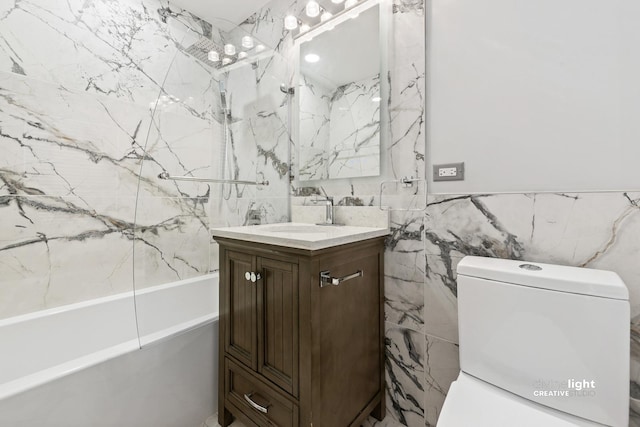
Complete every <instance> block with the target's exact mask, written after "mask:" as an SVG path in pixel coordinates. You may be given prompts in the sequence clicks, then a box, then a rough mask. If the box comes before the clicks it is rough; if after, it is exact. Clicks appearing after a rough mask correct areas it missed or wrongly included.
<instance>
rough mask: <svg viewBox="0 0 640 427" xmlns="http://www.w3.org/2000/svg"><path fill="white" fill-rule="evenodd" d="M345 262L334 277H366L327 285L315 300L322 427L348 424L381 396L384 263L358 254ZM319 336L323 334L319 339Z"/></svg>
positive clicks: (335, 267)
mask: <svg viewBox="0 0 640 427" xmlns="http://www.w3.org/2000/svg"><path fill="white" fill-rule="evenodd" d="M348 255H350V256H344V261H343V262H342V263H339V262H331V263H329V264H327V265H322V264H321V268H322V267H325V268H324V269H330V271H331V275H332V276H334V277H343V276H347V275H350V274H352V273H355V272H356V271H358V270H361V271H362V272H363V276H362V277H358V278H355V279H351V280H348V281H346V282H343V283H341V284H340V285H339V286H327V287H324V288H322V289H319V291H318V292H317V294H316V298H314V300H313V304H314V305H315V306H316V307H315V308H316V309H318V310H319V313H320V319H319V323H318V324H316V325H314V339H316V337H317V339H318V340H319V344H320V349H319V350H320V353H319V360H318V363H319V364H320V372H319V375H318V378H314V379H313V380H314V381H318V382H319V383H320V386H319V390H320V391H321V397H320V407H321V410H320V413H321V418H322V421H321V422H320V424H321V425H323V426H324V425H327V426H339V425H340V426H347V425H351V423H352V422H353V421H354V419H356V418H357V417H358V416H359V415H360V413H359V411H360V410H361V409H362V408H364V407H366V406H367V404H368V403H369V402H370V401H372V399H374V398H375V396H376V395H377V394H378V393H379V390H380V384H381V383H382V382H381V378H380V373H381V371H382V369H381V368H382V367H381V358H380V352H381V351H383V349H382V348H381V339H380V334H381V333H382V331H380V318H379V316H378V312H379V309H380V298H381V297H382V296H381V295H380V286H379V275H380V270H379V262H378V255H377V254H376V253H373V254H371V255H370V256H366V257H362V256H359V254H357V253H353V254H348ZM316 332H317V335H316Z"/></svg>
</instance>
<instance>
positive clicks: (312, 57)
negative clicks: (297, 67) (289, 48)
mask: <svg viewBox="0 0 640 427" xmlns="http://www.w3.org/2000/svg"><path fill="white" fill-rule="evenodd" d="M304 60H305V61H307V62H308V63H309V64H315V63H316V62H318V61H320V57H319V56H318V55H316V54H315V53H308V54H307V55H305V57H304Z"/></svg>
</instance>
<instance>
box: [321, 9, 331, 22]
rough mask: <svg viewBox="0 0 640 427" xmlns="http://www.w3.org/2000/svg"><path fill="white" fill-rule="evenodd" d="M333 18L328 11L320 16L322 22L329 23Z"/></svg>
mask: <svg viewBox="0 0 640 427" xmlns="http://www.w3.org/2000/svg"><path fill="white" fill-rule="evenodd" d="M332 17H333V15H332V14H331V12H327V11H326V10H325V11H324V12H323V13H322V15H320V22H325V21H328V20H329V19H331V18H332Z"/></svg>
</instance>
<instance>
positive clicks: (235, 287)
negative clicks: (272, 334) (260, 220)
mask: <svg viewBox="0 0 640 427" xmlns="http://www.w3.org/2000/svg"><path fill="white" fill-rule="evenodd" d="M255 266H256V263H255V257H253V256H251V255H247V254H243V253H240V252H232V251H228V252H227V256H226V271H227V278H226V280H225V282H226V283H225V284H224V286H228V288H227V289H226V292H225V294H226V301H225V304H226V307H227V308H228V316H227V317H226V322H225V351H226V352H227V353H229V354H230V355H232V356H233V357H235V358H236V359H237V360H238V361H240V362H242V363H244V364H245V365H246V366H247V367H249V368H251V369H253V370H255V369H256V368H257V366H258V347H257V346H258V340H257V334H258V332H257V327H256V284H255V283H252V282H251V281H250V280H247V279H246V278H245V273H247V272H254V271H256V269H255Z"/></svg>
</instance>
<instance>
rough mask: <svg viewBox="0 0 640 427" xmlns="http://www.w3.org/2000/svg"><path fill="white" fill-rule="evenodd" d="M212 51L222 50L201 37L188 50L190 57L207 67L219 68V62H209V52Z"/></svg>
mask: <svg viewBox="0 0 640 427" xmlns="http://www.w3.org/2000/svg"><path fill="white" fill-rule="evenodd" d="M211 51H216V52H220V51H222V48H221V47H220V46H218V45H216V44H215V43H214V42H213V41H211V40H209V39H208V38H206V37H201V38H200V40H198V41H197V42H195V43H194V44H192V45H191V46H189V47H188V48H187V50H186V52H187V53H188V54H189V55H191V56H193V57H194V58H196V59H197V60H199V61H200V62H202V63H204V64H206V65H207V66H209V67H211V68H218V67H219V66H220V63H219V62H213V61H209V52H211Z"/></svg>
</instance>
